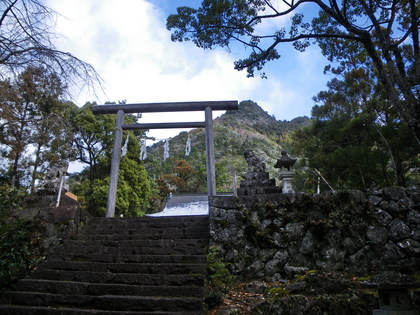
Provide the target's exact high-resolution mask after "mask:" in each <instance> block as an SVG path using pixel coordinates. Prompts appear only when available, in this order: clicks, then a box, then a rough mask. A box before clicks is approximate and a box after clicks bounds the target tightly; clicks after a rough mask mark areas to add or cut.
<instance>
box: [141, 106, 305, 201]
mask: <svg viewBox="0 0 420 315" xmlns="http://www.w3.org/2000/svg"><path fill="white" fill-rule="evenodd" d="M308 121H309V119H308V118H306V117H300V118H297V119H294V120H293V121H291V122H287V121H277V120H276V119H275V118H274V117H273V116H270V115H269V114H268V113H267V112H265V111H264V110H262V109H261V107H259V106H258V104H256V103H255V102H252V101H243V102H241V103H240V104H239V110H237V111H227V112H226V113H225V114H223V115H222V116H220V117H218V118H216V119H215V121H214V125H213V133H214V145H215V161H216V188H217V191H218V192H229V191H232V183H233V174H236V176H237V184H238V185H239V182H240V180H241V176H242V175H243V174H244V173H245V172H246V170H247V165H246V161H245V159H244V157H243V153H244V152H245V151H246V150H249V149H252V150H254V151H256V152H257V153H258V154H260V155H261V157H263V158H266V160H267V166H268V167H269V171H271V174H275V172H277V171H274V169H273V167H272V166H273V165H274V164H275V161H276V159H277V158H278V157H280V152H281V148H283V145H284V141H283V139H285V137H288V134H289V133H290V131H292V130H295V129H298V128H301V127H302V126H304V125H306V124H307V123H308ZM189 135H190V138H191V142H192V150H191V154H190V155H189V156H185V153H184V149H185V144H186V142H187V137H188V134H187V133H186V132H183V133H180V134H179V135H178V136H176V137H174V138H172V139H171V140H170V158H169V159H167V160H166V161H163V160H162V154H163V142H160V143H157V144H155V145H153V146H152V147H151V148H150V149H149V152H148V159H147V160H146V161H145V167H146V169H147V170H148V172H149V174H151V175H155V176H156V177H157V178H159V177H161V176H162V177H161V178H160V180H162V179H165V180H166V181H171V182H172V183H173V184H176V183H175V181H176V178H178V177H179V176H178V175H177V174H176V173H177V172H176V171H175V167H176V163H178V161H182V160H184V161H185V162H186V163H187V164H188V165H189V167H190V168H191V176H190V178H189V179H188V181H187V182H188V184H187V185H186V186H185V187H181V188H182V191H185V192H204V191H206V190H207V182H206V178H207V174H206V156H205V135H204V131H203V130H201V129H195V130H192V131H190V133H189ZM280 144H281V147H280ZM287 145H289V144H287ZM174 176H175V177H176V178H174ZM178 179H179V178H178ZM181 186H182V185H181ZM161 187H164V186H161ZM179 188H180V187H178V189H179ZM162 191H163V190H162ZM179 191H181V190H179ZM167 192H169V190H168V191H167ZM167 192H166V193H167ZM163 195H164V196H165V195H166V194H163Z"/></svg>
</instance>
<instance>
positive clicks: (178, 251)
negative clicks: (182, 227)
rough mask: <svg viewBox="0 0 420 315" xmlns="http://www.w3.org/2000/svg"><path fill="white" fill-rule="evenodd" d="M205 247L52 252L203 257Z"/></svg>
mask: <svg viewBox="0 0 420 315" xmlns="http://www.w3.org/2000/svg"><path fill="white" fill-rule="evenodd" d="M205 253H206V248H205V247H174V248H171V247H153V246H148V247H122V246H120V247H117V246H113V247H105V246H61V247H59V248H57V249H56V250H55V252H54V254H55V255H60V254H64V255H66V254H96V255H101V254H108V255H115V256H128V255H205Z"/></svg>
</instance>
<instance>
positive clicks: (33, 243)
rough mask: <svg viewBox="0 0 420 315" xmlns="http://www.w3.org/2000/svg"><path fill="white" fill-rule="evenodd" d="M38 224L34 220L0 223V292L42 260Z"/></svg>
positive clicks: (3, 221)
mask: <svg viewBox="0 0 420 315" xmlns="http://www.w3.org/2000/svg"><path fill="white" fill-rule="evenodd" d="M40 228H41V226H40V223H39V222H38V221H36V220H33V221H23V220H17V221H14V222H11V223H7V222H6V221H5V220H2V221H1V222H0V290H3V289H5V288H7V287H9V286H10V285H11V284H12V283H13V282H14V281H16V280H17V279H19V278H22V276H24V275H25V274H26V273H27V272H28V270H30V269H32V268H34V267H35V266H36V265H37V264H38V262H39V261H40V260H41V259H42V258H41V257H40V255H39V253H38V252H37V250H36V248H38V247H39V246H40Z"/></svg>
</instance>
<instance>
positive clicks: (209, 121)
mask: <svg viewBox="0 0 420 315" xmlns="http://www.w3.org/2000/svg"><path fill="white" fill-rule="evenodd" d="M237 109H238V101H214V102H213V101H207V102H172V103H143V104H120V105H94V106H92V112H93V113H94V114H95V115H97V114H117V118H116V123H115V134H114V148H113V152H112V162H111V174H110V182H109V190H108V200H107V206H106V207H107V208H106V217H111V218H112V217H114V215H115V202H116V196H117V184H118V172H119V167H120V159H121V144H122V131H123V130H132V129H165V128H204V127H205V128H206V162H207V194H208V196H214V195H215V194H216V179H215V178H216V176H215V163H214V143H213V111H214V110H237ZM185 111H204V112H205V121H204V122H176V123H151V124H128V125H125V124H124V114H125V113H127V114H128V113H130V114H132V113H161V112H185Z"/></svg>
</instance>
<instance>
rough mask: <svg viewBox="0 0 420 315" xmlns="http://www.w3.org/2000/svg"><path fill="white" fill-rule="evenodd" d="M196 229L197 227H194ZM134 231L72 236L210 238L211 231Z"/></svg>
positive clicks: (114, 239)
mask: <svg viewBox="0 0 420 315" xmlns="http://www.w3.org/2000/svg"><path fill="white" fill-rule="evenodd" d="M194 230H195V229H194ZM128 232H132V233H114V234H109V233H102V234H77V235H74V236H72V237H71V239H72V240H109V241H122V240H140V239H147V240H160V239H173V240H178V239H206V240H207V239H209V237H210V235H209V231H208V230H207V231H205V230H203V229H197V231H189V232H184V231H181V232H179V231H174V233H170V231H167V230H165V229H160V230H158V232H152V233H149V234H146V233H136V232H137V231H133V230H129V231H128Z"/></svg>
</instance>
